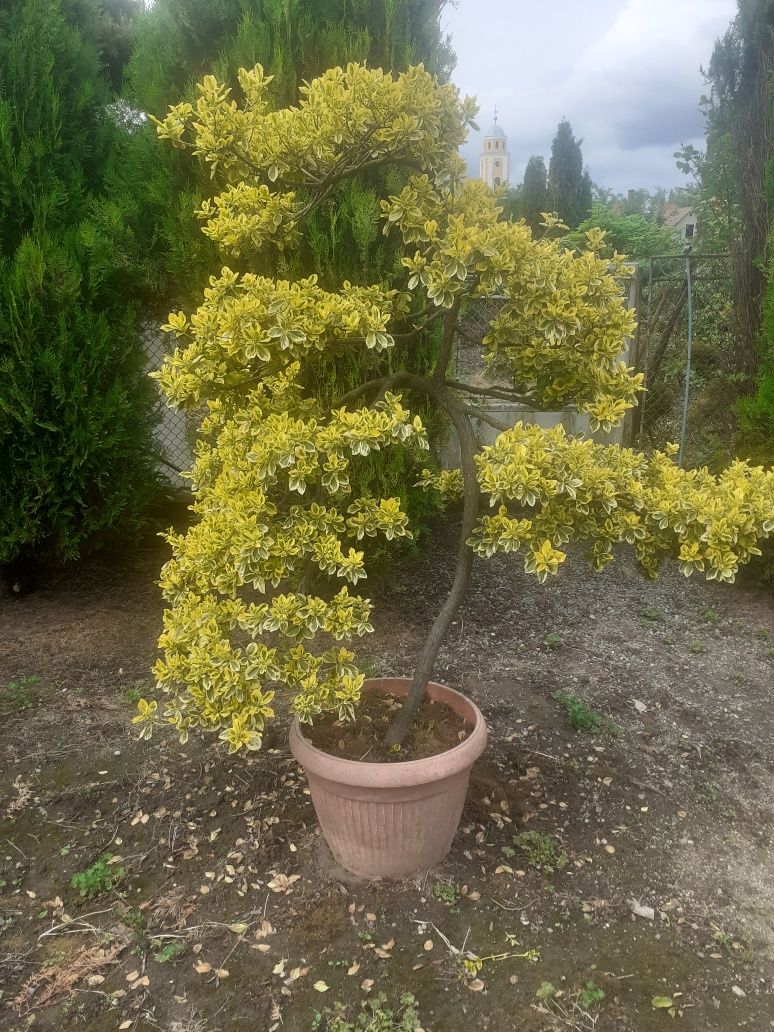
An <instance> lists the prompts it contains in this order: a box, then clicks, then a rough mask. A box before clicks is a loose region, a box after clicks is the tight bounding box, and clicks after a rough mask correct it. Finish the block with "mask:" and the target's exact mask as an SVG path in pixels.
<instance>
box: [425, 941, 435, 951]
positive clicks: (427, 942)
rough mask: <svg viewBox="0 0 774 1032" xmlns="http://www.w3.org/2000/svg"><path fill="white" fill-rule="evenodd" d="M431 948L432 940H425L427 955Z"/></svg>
mask: <svg viewBox="0 0 774 1032" xmlns="http://www.w3.org/2000/svg"><path fill="white" fill-rule="evenodd" d="M432 948H433V940H432V939H425V949H426V950H427V952H428V953H429V952H430V950H431V949H432Z"/></svg>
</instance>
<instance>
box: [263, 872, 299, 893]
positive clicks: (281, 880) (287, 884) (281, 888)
mask: <svg viewBox="0 0 774 1032" xmlns="http://www.w3.org/2000/svg"><path fill="white" fill-rule="evenodd" d="M300 877H301V875H300V874H291V875H290V876H288V875H287V874H275V875H274V877H273V878H272V880H271V881H270V882H267V884H268V886H269V888H270V889H271V891H272V892H290V891H291V886H292V885H293V882H297V881H298V880H299V878H300Z"/></svg>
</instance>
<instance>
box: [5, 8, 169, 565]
mask: <svg viewBox="0 0 774 1032" xmlns="http://www.w3.org/2000/svg"><path fill="white" fill-rule="evenodd" d="M94 13H95V16H96V12H94ZM66 15H69V17H66ZM89 16H90V11H89V8H88V6H87V5H76V4H71V3H65V2H64V0H17V2H15V3H13V4H10V5H6V6H3V7H0V564H3V565H9V564H11V565H12V564H18V563H19V562H20V561H25V560H31V559H32V558H34V557H35V556H36V555H38V554H40V553H42V552H47V553H49V554H53V555H54V556H55V557H57V558H70V557H72V556H75V555H77V554H78V552H79V550H80V549H81V548H82V547H83V546H84V544H85V543H90V542H92V541H94V540H95V539H98V538H99V537H100V535H102V534H103V533H104V532H106V531H109V530H114V529H116V528H119V527H120V528H121V529H125V528H127V527H128V526H130V525H131V524H134V523H136V522H137V521H139V520H140V519H141V517H142V514H143V508H144V505H145V504H146V502H147V501H148V499H149V497H150V494H151V492H152V490H153V487H154V472H153V466H154V461H153V449H152V446H151V423H152V415H151V413H152V405H151V399H152V394H151V391H150V390H149V387H150V385H149V384H148V381H147V377H146V376H145V374H144V369H143V362H144V352H143V350H142V347H141V345H140V340H139V336H138V332H137V318H136V316H137V313H136V311H135V307H134V303H133V300H132V295H133V289H134V269H135V266H136V264H137V263H136V258H137V255H136V251H135V248H134V241H133V239H132V236H131V233H130V232H129V231H128V229H127V226H126V223H125V220H124V218H123V215H122V212H121V209H120V206H119V205H117V204H116V203H115V201H114V200H113V199H112V198H111V196H110V195H109V193H108V191H107V190H106V181H105V170H106V168H107V166H108V164H109V157H110V153H111V147H112V143H113V139H114V137H115V134H116V131H117V130H116V127H115V125H114V123H113V122H112V120H111V118H110V117H109V106H110V101H111V93H110V89H109V84H108V82H107V79H106V78H105V76H104V74H103V71H102V67H101V62H100V58H99V54H98V51H97V48H96V46H95V45H93V44H92V43H91V42H90V40H92V39H95V38H96V36H97V35H98V28H99V26H98V25H97V24H96V22H88V18H89Z"/></svg>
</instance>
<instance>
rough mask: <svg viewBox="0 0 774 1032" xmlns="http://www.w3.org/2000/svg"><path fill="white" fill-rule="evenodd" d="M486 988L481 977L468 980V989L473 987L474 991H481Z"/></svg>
mask: <svg viewBox="0 0 774 1032" xmlns="http://www.w3.org/2000/svg"><path fill="white" fill-rule="evenodd" d="M483 988H484V983H483V982H482V981H481V979H480V978H474V979H473V981H472V982H468V989H471V990H472V991H473V992H474V993H480V992H481V990H482V989H483Z"/></svg>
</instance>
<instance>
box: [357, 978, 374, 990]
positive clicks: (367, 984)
mask: <svg viewBox="0 0 774 1032" xmlns="http://www.w3.org/2000/svg"><path fill="white" fill-rule="evenodd" d="M373 987H374V980H373V978H364V979H363V981H362V982H361V983H360V988H361V989H362V990H363V992H364V993H370V992H371V990H372V989H373Z"/></svg>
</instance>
